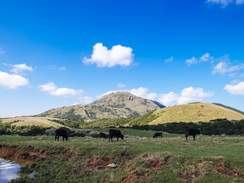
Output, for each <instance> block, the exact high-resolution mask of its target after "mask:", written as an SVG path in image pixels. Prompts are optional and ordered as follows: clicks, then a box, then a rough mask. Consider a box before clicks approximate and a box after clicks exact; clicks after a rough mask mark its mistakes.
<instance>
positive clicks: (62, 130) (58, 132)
mask: <svg viewBox="0 0 244 183" xmlns="http://www.w3.org/2000/svg"><path fill="white" fill-rule="evenodd" d="M60 136H61V137H63V141H64V140H66V141H68V138H69V129H67V128H64V127H61V128H58V129H57V130H56V131H55V141H56V140H57V141H59V137H60Z"/></svg>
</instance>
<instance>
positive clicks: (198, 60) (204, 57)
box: [186, 53, 213, 65]
mask: <svg viewBox="0 0 244 183" xmlns="http://www.w3.org/2000/svg"><path fill="white" fill-rule="evenodd" d="M211 61H213V57H212V56H211V55H210V53H205V54H203V55H202V56H200V57H195V56H193V57H191V58H189V59H186V64H187V65H193V64H199V63H202V62H211Z"/></svg>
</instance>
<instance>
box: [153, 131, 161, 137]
mask: <svg viewBox="0 0 244 183" xmlns="http://www.w3.org/2000/svg"><path fill="white" fill-rule="evenodd" d="M157 137H163V133H162V132H156V133H154V135H153V138H157Z"/></svg>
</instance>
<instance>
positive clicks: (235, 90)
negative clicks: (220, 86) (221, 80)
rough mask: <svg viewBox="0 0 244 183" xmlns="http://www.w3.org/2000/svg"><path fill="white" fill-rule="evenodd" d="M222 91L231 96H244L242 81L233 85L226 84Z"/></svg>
mask: <svg viewBox="0 0 244 183" xmlns="http://www.w3.org/2000/svg"><path fill="white" fill-rule="evenodd" d="M224 89H225V91H227V92H228V93H230V94H232V95H244V81H241V82H239V83H235V84H227V85H225V87H224Z"/></svg>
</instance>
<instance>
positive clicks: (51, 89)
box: [40, 82, 93, 104]
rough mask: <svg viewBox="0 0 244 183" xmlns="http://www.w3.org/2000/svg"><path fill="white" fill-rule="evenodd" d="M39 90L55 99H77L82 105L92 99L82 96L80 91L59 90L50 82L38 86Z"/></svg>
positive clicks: (82, 93) (70, 89)
mask: <svg viewBox="0 0 244 183" xmlns="http://www.w3.org/2000/svg"><path fill="white" fill-rule="evenodd" d="M40 89H41V91H43V92H46V93H48V94H50V95H52V96H56V97H66V98H77V99H78V100H79V102H80V103H82V104H87V103H90V102H92V100H93V99H92V97H89V96H86V95H84V92H83V91H82V90H76V89H72V88H59V87H58V86H56V85H55V84H54V83H52V82H49V83H46V84H43V85H40Z"/></svg>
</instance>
